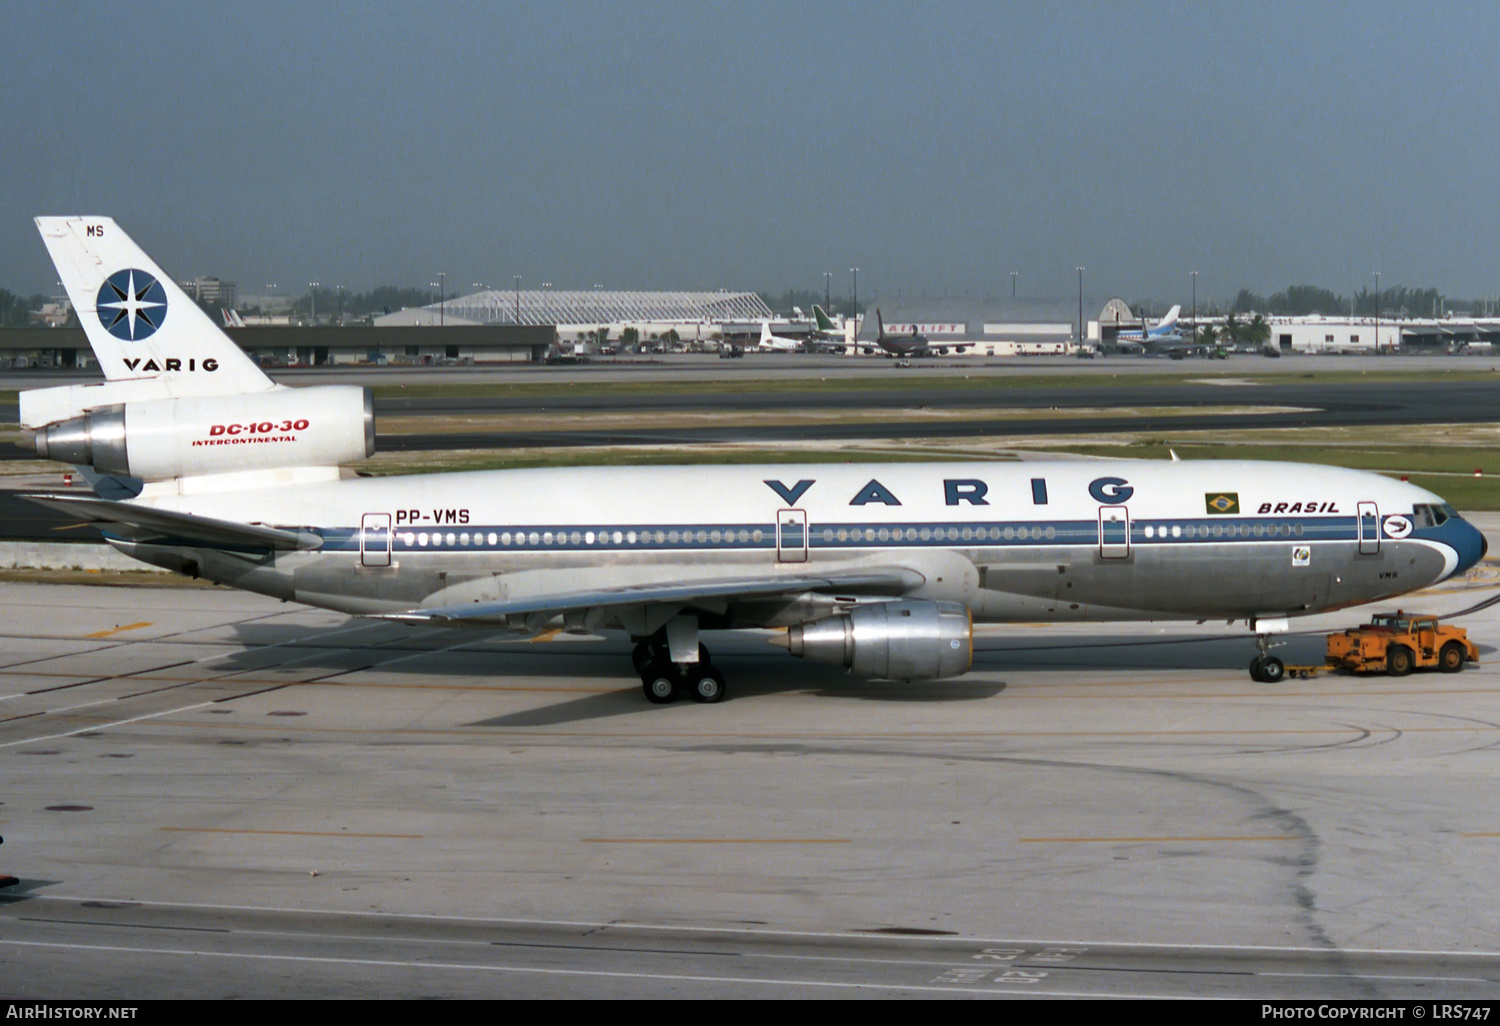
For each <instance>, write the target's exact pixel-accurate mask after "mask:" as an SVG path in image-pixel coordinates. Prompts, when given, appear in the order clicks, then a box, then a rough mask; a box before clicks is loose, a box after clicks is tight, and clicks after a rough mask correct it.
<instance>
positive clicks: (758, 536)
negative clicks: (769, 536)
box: [750, 527, 766, 543]
mask: <svg viewBox="0 0 1500 1026" xmlns="http://www.w3.org/2000/svg"><path fill="white" fill-rule="evenodd" d="M750 537H751V538H752V539H754V540H755V541H756V542H757V543H759V542H762V541H764V540H765V538H766V533H765V532H764V531H762V530H761V529H760V528H758V527H757V528H756V529H755V532H754V533H753V534H751V535H750Z"/></svg>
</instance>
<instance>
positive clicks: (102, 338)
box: [36, 217, 275, 395]
mask: <svg viewBox="0 0 1500 1026" xmlns="http://www.w3.org/2000/svg"><path fill="white" fill-rule="evenodd" d="M36 226H37V229H38V230H39V231H40V232H41V234H42V241H43V242H44V243H46V246H47V252H48V253H49V254H50V255H51V257H52V262H53V264H55V265H56V267H57V274H58V277H59V278H61V279H62V283H63V288H65V289H66V290H67V293H68V298H69V299H71V300H72V301H73V309H74V310H75V311H77V313H78V320H79V323H80V324H82V325H83V330H84V334H85V335H87V336H88V340H89V345H90V346H91V347H92V348H93V350H94V356H95V357H96V358H97V359H98V361H99V367H100V369H101V370H103V372H104V376H105V378H106V379H108V380H110V381H119V380H132V379H142V378H145V379H153V380H155V381H157V382H159V383H160V384H161V385H163V386H164V387H165V390H166V391H167V392H168V393H169V394H171V395H233V394H242V393H247V392H261V391H265V390H267V389H271V388H274V387H275V385H274V383H273V382H272V381H271V380H270V379H269V378H267V377H266V376H265V375H264V374H263V373H261V370H260V368H259V367H258V366H256V364H255V361H253V360H251V359H250V358H249V357H248V356H246V355H245V353H244V352H243V351H242V350H241V349H240V347H239V346H237V345H235V344H234V342H233V341H232V340H231V339H230V338H229V336H228V335H226V334H224V332H223V331H222V330H221V329H220V328H219V326H218V325H216V324H215V323H214V321H213V318H212V317H210V316H209V315H208V314H207V313H205V312H204V311H203V309H202V308H201V307H199V306H198V304H197V303H195V302H194V301H193V300H192V299H191V298H189V297H188V295H187V294H186V293H185V292H183V291H182V289H181V288H179V287H178V285H177V283H176V282H174V281H173V280H172V279H171V278H170V277H169V276H168V275H167V274H166V272H164V271H163V270H162V269H161V268H160V267H158V266H157V265H156V262H155V261H153V260H152V259H151V258H150V257H149V256H147V255H146V253H145V251H144V250H142V249H141V248H140V247H139V246H137V245H136V244H135V242H133V241H132V240H131V238H130V236H128V235H126V234H125V232H124V231H122V230H121V229H120V226H119V225H117V224H115V222H114V221H113V220H112V219H110V218H108V217H39V218H37V219H36Z"/></svg>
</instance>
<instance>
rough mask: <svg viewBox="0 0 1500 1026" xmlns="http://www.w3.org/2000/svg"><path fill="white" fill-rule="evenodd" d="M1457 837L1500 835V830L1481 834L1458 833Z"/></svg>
mask: <svg viewBox="0 0 1500 1026" xmlns="http://www.w3.org/2000/svg"><path fill="white" fill-rule="evenodd" d="M1458 836H1459V837H1500V830H1495V831H1490V832H1488V833H1483V834H1459V835H1458Z"/></svg>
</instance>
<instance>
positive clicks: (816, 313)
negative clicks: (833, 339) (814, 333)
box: [813, 303, 839, 332]
mask: <svg viewBox="0 0 1500 1026" xmlns="http://www.w3.org/2000/svg"><path fill="white" fill-rule="evenodd" d="M813 319H814V320H816V321H817V322H818V330H819V331H823V332H834V331H838V330H839V329H838V325H836V324H834V323H833V318H832V317H829V316H828V311H826V310H824V309H823V308H822V307H821V306H819V305H818V304H817V303H814V304H813Z"/></svg>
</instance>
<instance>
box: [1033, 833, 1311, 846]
mask: <svg viewBox="0 0 1500 1026" xmlns="http://www.w3.org/2000/svg"><path fill="white" fill-rule="evenodd" d="M1016 840H1017V841H1018V842H1019V843H1021V844H1171V843H1193V842H1203V841H1299V840H1301V838H1300V837H1297V836H1296V835H1295V834H1246V835H1244V836H1227V837H1018V838H1016Z"/></svg>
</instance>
